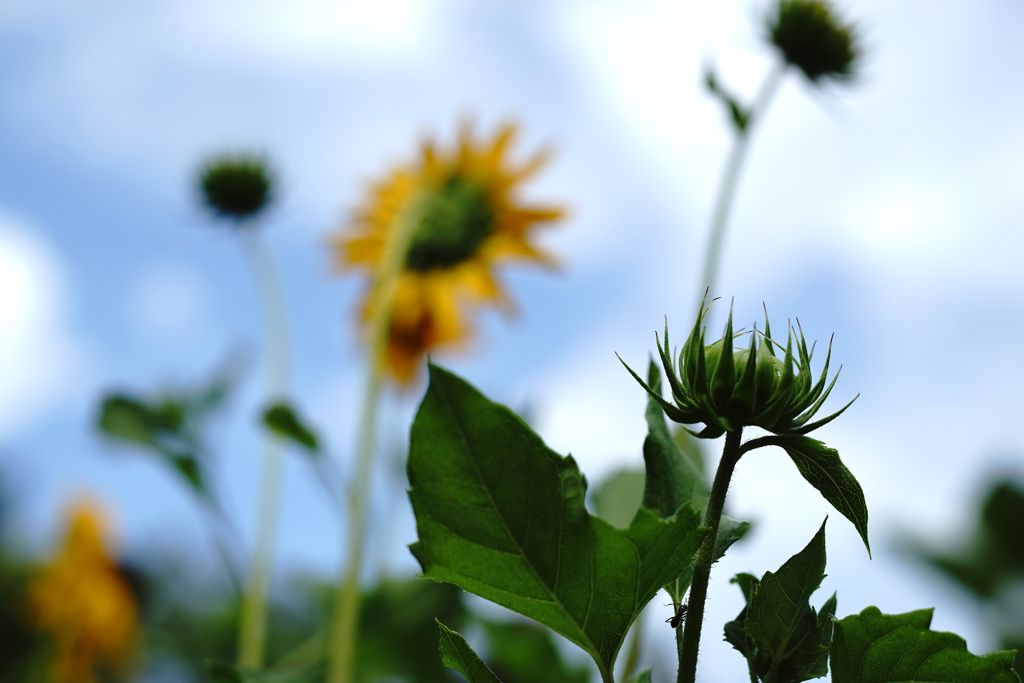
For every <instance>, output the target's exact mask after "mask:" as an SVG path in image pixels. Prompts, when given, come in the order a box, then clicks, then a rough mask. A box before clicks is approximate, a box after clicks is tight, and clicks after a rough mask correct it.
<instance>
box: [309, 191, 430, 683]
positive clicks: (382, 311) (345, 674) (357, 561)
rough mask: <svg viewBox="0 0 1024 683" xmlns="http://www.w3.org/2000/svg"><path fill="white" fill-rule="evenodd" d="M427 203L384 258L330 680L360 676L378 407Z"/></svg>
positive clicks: (337, 682)
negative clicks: (396, 313)
mask: <svg viewBox="0 0 1024 683" xmlns="http://www.w3.org/2000/svg"><path fill="white" fill-rule="evenodd" d="M420 215H421V209H420V208H418V207H417V206H416V205H415V204H414V205H413V206H412V207H411V208H410V209H409V210H408V211H406V212H405V214H403V215H402V216H401V217H400V218H399V219H398V222H397V225H396V230H395V237H394V239H393V241H392V242H391V244H390V245H389V246H388V252H387V254H386V255H385V257H384V260H383V262H382V263H381V270H380V272H379V274H378V279H377V283H376V285H375V287H374V292H373V302H372V305H371V307H370V311H371V314H370V321H369V332H370V335H369V344H370V347H369V351H370V353H369V368H368V376H367V381H366V392H365V393H364V395H363V403H362V416H361V419H360V421H359V435H358V438H357V440H356V458H357V460H356V473H355V478H354V479H353V480H352V486H351V487H350V488H349V490H348V513H349V514H348V529H347V532H348V533H347V545H346V553H345V555H344V556H343V557H344V560H343V563H344V564H343V570H342V573H341V576H340V578H339V581H338V589H337V595H336V598H335V603H334V617H333V619H332V623H331V635H330V643H331V645H330V661H329V662H328V670H327V682H328V683H353V681H355V665H356V644H357V635H358V633H357V631H358V626H359V623H358V622H359V572H360V570H361V569H362V564H363V554H364V553H365V551H366V536H367V528H366V518H367V512H368V505H367V501H368V498H369V493H370V484H371V474H372V473H373V454H374V435H375V432H376V424H377V408H378V404H379V403H380V391H381V386H382V383H383V378H384V365H385V361H386V354H387V345H388V334H389V332H390V329H391V313H392V304H393V302H394V298H395V290H396V288H397V287H398V279H399V276H400V275H401V274H402V269H403V268H404V266H405V260H406V256H407V253H408V251H409V245H410V244H411V242H412V237H413V235H414V234H415V228H416V225H417V224H418V222H419V217H420Z"/></svg>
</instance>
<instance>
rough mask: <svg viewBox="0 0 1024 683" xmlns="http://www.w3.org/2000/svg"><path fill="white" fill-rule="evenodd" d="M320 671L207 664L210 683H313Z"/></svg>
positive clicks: (221, 663) (207, 675) (213, 662)
mask: <svg viewBox="0 0 1024 683" xmlns="http://www.w3.org/2000/svg"><path fill="white" fill-rule="evenodd" d="M319 675H320V672H319V671H297V672H296V671H253V670H250V669H243V668H241V667H237V666H234V665H232V664H227V663H226V662H216V661H210V662H207V663H206V680H207V681H208V683H313V681H314V680H316V678H317V677H318V676H319Z"/></svg>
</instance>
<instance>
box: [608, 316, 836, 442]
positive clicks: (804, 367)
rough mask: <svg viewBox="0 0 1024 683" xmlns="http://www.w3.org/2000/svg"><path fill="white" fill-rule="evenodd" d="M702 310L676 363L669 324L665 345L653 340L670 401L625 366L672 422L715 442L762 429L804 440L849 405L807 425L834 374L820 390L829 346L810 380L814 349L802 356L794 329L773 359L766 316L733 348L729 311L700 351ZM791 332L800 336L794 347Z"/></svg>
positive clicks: (802, 341) (801, 344)
mask: <svg viewBox="0 0 1024 683" xmlns="http://www.w3.org/2000/svg"><path fill="white" fill-rule="evenodd" d="M707 311H708V307H707V306H704V305H703V304H702V305H701V311H700V313H699V315H698V316H697V321H696V323H694V326H693V330H692V331H691V332H690V336H689V338H688V339H687V340H686V343H685V344H683V350H682V352H681V353H680V354H679V358H678V361H674V360H673V358H672V355H671V354H672V351H671V347H670V346H669V341H668V325H667V323H666V325H665V343H664V345H662V343H661V341H660V340H659V341H658V354H659V355H660V356H661V362H662V366H663V367H664V369H665V373H666V374H667V375H668V384H669V387H670V388H671V390H672V399H673V402H669V401H667V400H665V399H664V398H662V396H661V394H660V393H658V392H656V391H654V390H653V389H651V387H650V386H648V384H647V383H646V382H644V381H643V380H642V379H641V378H640V377H639V376H638V375H637V374H636V373H635V372H633V370H632V369H630V368H629V366H626V369H627V370H629V372H630V373H631V374H632V375H633V377H634V378H635V379H636V380H637V381H638V382H640V384H641V385H642V386H643V387H644V389H646V390H647V392H648V393H649V394H650V395H651V397H652V398H654V399H655V400H656V401H657V402H658V403H659V405H661V407H662V409H663V410H664V411H665V415H666V416H667V417H668V418H669V419H670V420H673V421H674V422H678V423H681V424H684V425H695V424H703V425H704V428H703V429H701V430H700V431H691V433H693V434H694V435H695V436H698V437H701V438H707V439H714V438H717V437H719V436H721V435H722V434H724V433H725V432H729V431H735V430H737V429H740V428H742V427H747V426H754V427H761V428H762V429H765V430H767V431H769V432H772V433H774V434H800V435H803V434H807V433H809V432H811V431H813V430H815V429H817V428H818V427H821V426H822V425H824V424H827V423H829V422H831V421H832V420H834V419H835V418H836V417H838V416H839V415H840V414H841V413H842V412H843V411H844V410H846V408H848V407H849V406H850V404H851V403H853V401H850V403H847V404H846V406H844V407H843V408H842V409H840V410H839V411H838V412H836V413H833V414H832V415H829V416H828V417H825V418H822V419H820V420H817V421H815V422H810V419H811V418H812V417H813V416H814V415H815V413H817V412H818V409H819V408H821V406H822V404H823V403H824V402H825V399H826V398H828V395H829V393H830V392H831V391H832V387H833V386H834V385H835V382H836V378H838V376H839V373H838V372H837V373H836V375H835V376H834V377H833V378H832V381H831V382H829V383H828V385H827V386H826V380H827V378H828V366H829V361H830V360H831V358H832V347H831V344H829V352H828V356H827V357H826V358H825V367H824V369H823V370H822V372H821V376H820V377H819V378H818V380H817V381H816V382H815V381H813V378H812V373H811V356H812V354H813V353H814V349H813V347H812V348H811V349H810V350H808V348H807V342H806V341H805V339H804V336H803V332H802V331H800V330H799V327H798V328H796V329H794V328H793V327H792V326H790V328H789V333H788V338H787V340H786V351H785V355H784V356H783V357H782V358H779V357H778V356H776V355H775V347H776V346H778V344H776V343H774V342H773V341H772V340H771V329H770V327H769V325H768V317H767V313H766V314H765V329H764V333H763V334H762V333H760V332H758V330H757V328H756V327H755V328H754V331H753V332H752V333H751V334H750V344H749V346H747V347H746V348H739V349H736V348H734V347H733V341H734V340H735V339H736V338H738V337H740V336H742V335H740V334H734V333H733V326H732V312H731V311H730V312H729V322H728V323H727V324H726V326H725V334H724V335H723V337H722V338H721V339H719V340H718V341H716V342H714V343H712V344H710V345H705V343H704V334H705V332H706V330H705V329H704V328H702V323H703V321H704V316H705V315H706V314H707ZM794 333H795V334H796V335H797V336H798V337H799V339H798V342H797V344H796V348H795V349H794V342H793V337H794ZM854 400H856V397H854ZM688 431H690V430H688Z"/></svg>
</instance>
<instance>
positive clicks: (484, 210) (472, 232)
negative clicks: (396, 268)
mask: <svg viewBox="0 0 1024 683" xmlns="http://www.w3.org/2000/svg"><path fill="white" fill-rule="evenodd" d="M423 202H424V204H423V208H422V214H421V216H420V219H419V224H418V225H417V226H416V233H415V234H414V235H413V237H412V244H411V245H410V247H409V255H408V256H407V257H406V265H407V266H408V267H409V268H410V269H412V270H419V271H424V270H431V269H434V268H449V267H451V266H454V265H456V264H459V263H461V262H463V261H465V260H466V259H468V258H470V257H471V256H473V254H475V253H476V252H477V250H478V249H479V248H480V245H481V244H483V243H484V242H485V241H486V240H487V238H488V237H489V236H490V235H491V233H492V232H493V229H494V213H495V212H494V209H493V207H492V206H491V204H490V202H489V201H488V198H487V194H486V192H485V190H484V188H483V187H481V186H480V185H478V184H476V183H473V182H470V181H468V180H466V179H465V178H462V177H460V176H458V175H451V176H449V177H448V179H447V180H445V182H444V183H443V184H442V185H441V187H439V188H437V189H436V190H435V191H433V192H431V193H430V194H428V195H427V196H426V197H425V198H424V200H423Z"/></svg>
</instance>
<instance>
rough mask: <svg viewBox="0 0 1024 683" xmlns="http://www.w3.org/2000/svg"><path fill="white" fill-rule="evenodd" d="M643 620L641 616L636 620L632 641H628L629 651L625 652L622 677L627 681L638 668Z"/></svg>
mask: <svg viewBox="0 0 1024 683" xmlns="http://www.w3.org/2000/svg"><path fill="white" fill-rule="evenodd" d="M643 633H644V620H643V615H642V614H641V615H640V618H639V619H637V620H636V624H635V625H634V626H633V634H632V639H631V640H630V641H629V649H628V650H627V651H626V666H625V668H623V670H622V671H623V674H622V675H623V676H624V677H625V678H626V679H627V680H629V678H630V676H632V675H633V674H635V673H636V670H637V669H638V668H640V643H641V641H643Z"/></svg>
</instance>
